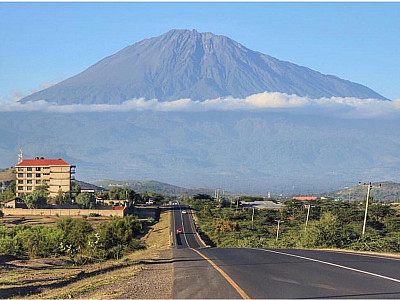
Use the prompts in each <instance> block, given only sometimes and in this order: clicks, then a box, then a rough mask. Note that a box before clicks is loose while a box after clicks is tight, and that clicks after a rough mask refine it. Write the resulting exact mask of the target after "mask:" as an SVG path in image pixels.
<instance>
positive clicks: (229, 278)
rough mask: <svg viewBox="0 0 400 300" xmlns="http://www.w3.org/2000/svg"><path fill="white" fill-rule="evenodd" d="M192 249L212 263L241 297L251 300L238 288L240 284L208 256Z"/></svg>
mask: <svg viewBox="0 0 400 300" xmlns="http://www.w3.org/2000/svg"><path fill="white" fill-rule="evenodd" d="M191 249H192V250H193V251H194V252H196V253H197V254H198V255H200V256H201V257H203V258H204V259H205V260H206V261H208V262H209V263H210V265H212V266H213V267H214V269H215V270H217V271H218V272H219V273H220V274H221V275H222V276H223V277H224V278H225V279H226V281H228V282H229V284H230V285H231V286H232V287H233V288H234V289H235V290H236V291H237V292H238V293H239V295H240V296H241V297H242V298H243V299H251V298H250V296H249V295H247V294H246V292H245V291H243V290H242V288H241V287H240V286H238V284H237V283H236V282H234V281H233V279H232V278H231V277H230V276H229V275H228V274H226V273H225V271H224V270H222V269H221V268H220V267H218V266H217V265H216V264H215V263H214V262H213V261H212V260H211V259H209V258H208V257H207V256H205V255H204V254H203V253H201V252H200V251H198V250H196V249H193V248H191Z"/></svg>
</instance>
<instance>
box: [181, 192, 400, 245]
mask: <svg viewBox="0 0 400 300" xmlns="http://www.w3.org/2000/svg"><path fill="white" fill-rule="evenodd" d="M242 200H243V199H242ZM187 202H188V204H189V205H191V207H192V208H193V209H194V211H195V213H196V215H197V219H198V226H199V227H200V230H201V232H203V233H204V234H205V235H206V236H207V237H208V238H209V239H210V241H211V243H212V244H214V245H215V246H217V247H250V248H273V247H277V248H341V249H353V250H363V251H376V252H400V213H399V212H398V211H397V210H395V209H393V208H391V207H390V206H388V205H381V204H376V203H375V204H372V199H370V202H371V203H370V205H369V210H368V219H367V227H366V232H365V234H364V235H362V226H363V219H364V208H365V203H361V204H360V203H355V202H352V203H348V202H339V201H334V200H315V201H308V202H307V203H304V202H302V201H297V200H288V201H286V202H285V206H284V207H283V208H282V209H281V210H266V209H262V210H257V209H256V210H254V221H253V222H252V215H253V209H251V208H242V207H239V206H236V204H237V203H238V202H237V201H233V203H231V202H230V201H222V202H220V203H219V202H217V201H215V200H214V199H212V198H211V197H199V196H195V197H193V198H190V199H188V200H187ZM305 204H307V205H311V207H310V214H309V221H308V224H307V227H306V218H307V211H308V207H306V206H305ZM278 221H279V223H280V228H279V237H278V239H277V229H278V226H277V225H278Z"/></svg>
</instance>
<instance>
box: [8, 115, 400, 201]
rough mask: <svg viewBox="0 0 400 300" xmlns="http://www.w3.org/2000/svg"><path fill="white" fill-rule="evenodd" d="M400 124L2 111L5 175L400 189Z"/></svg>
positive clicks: (245, 189) (260, 188)
mask: <svg viewBox="0 0 400 300" xmlns="http://www.w3.org/2000/svg"><path fill="white" fill-rule="evenodd" d="M398 128H400V118H382V119H381V118H377V119H351V118H350V119H349V118H338V117H335V116H330V115H327V114H322V115H318V114H314V115H305V114H303V115H299V114H291V113H285V112H279V111H260V112H249V111H224V112H221V111H207V112H152V111H144V112H141V111H129V112H107V113H100V112H99V113H94V112H91V113H56V112H0V137H1V138H0V140H1V141H0V168H5V167H9V166H11V165H13V164H16V162H17V159H18V152H19V149H20V148H21V147H22V149H23V151H24V157H25V158H29V157H35V156H43V157H49V158H51V157H56V158H57V157H61V158H63V159H65V160H66V161H67V162H69V163H71V164H73V165H76V166H77V168H76V172H77V173H76V177H77V178H79V179H82V180H83V181H86V182H93V181H96V180H101V179H107V178H113V179H115V180H124V181H125V180H128V179H129V180H145V179H152V180H155V181H160V182H168V183H169V184H172V185H175V186H181V187H192V188H200V187H204V188H209V189H211V190H214V189H215V188H223V189H225V190H229V191H232V192H235V193H253V194H260V195H266V194H267V193H268V192H271V193H273V194H280V193H284V194H295V193H304V194H308V193H322V192H325V191H331V190H337V189H340V188H343V187H345V186H354V185H355V184H357V183H358V182H359V181H368V182H369V181H374V182H377V181H395V182H399V181H400V176H399V171H398V170H399V169H400V131H399V130H398Z"/></svg>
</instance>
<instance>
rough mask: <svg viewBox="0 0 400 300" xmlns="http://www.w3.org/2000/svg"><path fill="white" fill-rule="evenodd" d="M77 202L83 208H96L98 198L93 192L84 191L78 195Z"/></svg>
mask: <svg viewBox="0 0 400 300" xmlns="http://www.w3.org/2000/svg"><path fill="white" fill-rule="evenodd" d="M76 203H77V204H79V205H80V206H82V207H83V208H94V207H95V206H96V199H95V198H94V196H93V195H92V194H90V193H87V192H83V193H80V194H79V195H78V196H76Z"/></svg>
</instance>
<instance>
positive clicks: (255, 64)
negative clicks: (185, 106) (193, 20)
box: [21, 30, 385, 104]
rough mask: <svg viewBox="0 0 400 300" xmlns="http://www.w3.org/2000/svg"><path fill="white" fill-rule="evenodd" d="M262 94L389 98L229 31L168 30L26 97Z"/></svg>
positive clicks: (77, 99)
mask: <svg viewBox="0 0 400 300" xmlns="http://www.w3.org/2000/svg"><path fill="white" fill-rule="evenodd" d="M265 91H267V92H282V93H286V94H296V95H299V96H309V97H311V98H321V97H332V96H338V97H357V98H362V99H364V98H375V99H382V100H385V98H384V97H383V96H381V95H379V94H378V93H376V92H374V91H372V90H371V89H369V88H368V87H365V86H362V85H360V84H357V83H353V82H350V81H347V80H343V79H340V78H338V77H335V76H331V75H323V74H321V73H319V72H316V71H313V70H311V69H308V68H306V67H302V66H298V65H295V64H292V63H289V62H284V61H280V60H278V59H276V58H273V57H271V56H268V55H265V54H262V53H259V52H256V51H252V50H250V49H248V48H246V47H244V46H242V45H241V44H239V43H237V42H235V41H233V40H231V39H229V38H227V37H225V36H219V35H214V34H212V33H199V32H197V31H195V30H193V31H189V30H171V31H169V32H167V33H165V34H163V35H161V36H159V37H155V38H150V39H146V40H143V41H141V42H138V43H135V44H134V45H131V46H128V47H126V48H124V49H122V50H121V51H119V52H117V53H116V54H114V55H111V56H109V57H106V58H104V59H103V60H101V61H99V62H98V63H96V64H95V65H93V66H91V67H89V68H88V69H87V70H85V71H83V72H82V73H80V74H78V75H76V76H73V77H71V78H69V79H67V80H64V81H62V82H60V83H58V84H56V85H54V86H52V87H50V88H47V89H45V90H42V91H39V92H36V93H34V94H32V95H30V96H27V97H25V98H23V99H22V100H21V102H23V103H25V102H27V101H36V100H46V101H48V102H55V103H58V104H73V103H79V104H94V103H107V104H119V103H122V102H123V101H126V100H130V99H133V98H142V97H143V98H145V99H154V98H156V99H158V100H160V101H170V100H177V99H182V98H190V99H192V100H206V99H214V98H218V97H224V96H233V97H238V98H240V97H246V96H249V95H252V94H256V93H261V92H265Z"/></svg>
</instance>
